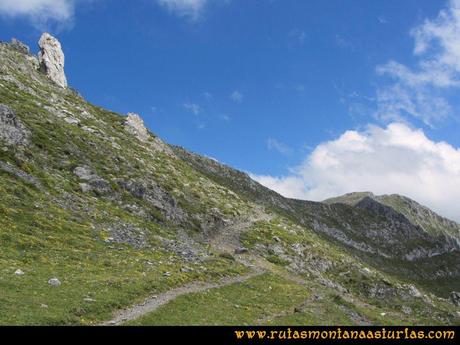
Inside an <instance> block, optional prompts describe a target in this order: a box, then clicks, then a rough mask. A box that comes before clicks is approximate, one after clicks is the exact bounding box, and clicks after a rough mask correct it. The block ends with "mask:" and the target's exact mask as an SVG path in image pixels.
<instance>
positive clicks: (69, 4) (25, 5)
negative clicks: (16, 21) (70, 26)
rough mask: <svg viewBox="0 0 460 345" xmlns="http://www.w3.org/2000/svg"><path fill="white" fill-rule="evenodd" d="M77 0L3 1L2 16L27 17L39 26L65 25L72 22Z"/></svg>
mask: <svg viewBox="0 0 460 345" xmlns="http://www.w3.org/2000/svg"><path fill="white" fill-rule="evenodd" d="M76 2H77V0H1V1H0V14H2V15H4V16H8V17H13V18H15V17H26V18H28V19H30V20H31V21H32V23H34V24H35V25H37V26H43V25H45V24H46V23H48V22H49V21H55V22H58V23H61V24H62V23H65V22H68V21H70V20H72V18H73V15H74V10H75V4H76Z"/></svg>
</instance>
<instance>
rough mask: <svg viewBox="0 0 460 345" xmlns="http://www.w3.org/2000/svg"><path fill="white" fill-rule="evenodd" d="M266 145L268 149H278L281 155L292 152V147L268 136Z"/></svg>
mask: <svg viewBox="0 0 460 345" xmlns="http://www.w3.org/2000/svg"><path fill="white" fill-rule="evenodd" d="M267 147H268V149H269V150H275V151H278V152H279V153H281V154H282V155H289V154H291V153H292V149H291V148H290V147H289V146H288V145H286V144H285V143H282V142H281V141H279V140H276V139H273V138H268V140H267Z"/></svg>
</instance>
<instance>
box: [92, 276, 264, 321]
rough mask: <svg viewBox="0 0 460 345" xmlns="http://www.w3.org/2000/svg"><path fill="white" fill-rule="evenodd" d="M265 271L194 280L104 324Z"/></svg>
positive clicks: (133, 317)
mask: <svg viewBox="0 0 460 345" xmlns="http://www.w3.org/2000/svg"><path fill="white" fill-rule="evenodd" d="M263 273H264V271H262V270H259V269H256V270H254V272H251V273H249V274H246V275H240V276H236V277H226V278H224V279H222V280H220V281H219V282H217V283H204V282H193V283H190V284H188V285H184V286H182V287H179V288H176V289H172V290H169V291H166V292H164V293H162V294H159V295H156V296H154V297H149V298H148V299H146V300H145V301H144V302H142V303H140V304H136V305H134V306H132V307H131V308H129V309H124V310H121V311H119V312H118V313H117V314H116V315H115V317H114V318H113V319H112V320H110V321H106V322H104V323H102V324H101V325H102V326H117V325H121V324H123V323H125V322H127V321H132V320H135V319H138V318H140V317H141V316H143V315H145V314H148V313H151V312H153V311H155V310H156V309H157V308H158V307H160V306H162V305H165V304H167V303H168V302H170V301H172V300H174V299H175V298H177V297H179V296H182V295H186V294H189V293H195V292H202V291H205V290H209V289H216V288H220V287H223V286H227V285H231V284H235V283H241V282H244V281H246V280H248V279H251V278H254V277H256V276H258V275H261V274H263Z"/></svg>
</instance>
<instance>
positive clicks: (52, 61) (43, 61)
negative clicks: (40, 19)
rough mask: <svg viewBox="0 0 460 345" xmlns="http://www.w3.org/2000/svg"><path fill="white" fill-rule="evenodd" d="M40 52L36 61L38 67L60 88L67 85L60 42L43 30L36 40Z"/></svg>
mask: <svg viewBox="0 0 460 345" xmlns="http://www.w3.org/2000/svg"><path fill="white" fill-rule="evenodd" d="M38 46H39V47H40V52H39V53H38V61H39V63H40V69H41V70H42V71H43V72H44V73H46V75H47V76H48V77H49V78H50V79H51V80H52V81H54V82H55V83H56V84H57V85H59V86H60V87H62V88H66V87H67V78H66V76H65V73H64V53H63V52H62V48H61V43H59V41H58V40H57V39H56V38H54V37H53V36H51V35H50V34H49V33H47V32H45V33H44V34H42V36H41V37H40V41H38Z"/></svg>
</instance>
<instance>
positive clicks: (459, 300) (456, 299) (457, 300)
mask: <svg viewBox="0 0 460 345" xmlns="http://www.w3.org/2000/svg"><path fill="white" fill-rule="evenodd" d="M449 299H450V301H451V302H452V303H453V304H454V305H456V306H457V307H460V292H456V291H452V292H451V293H450V296H449Z"/></svg>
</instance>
